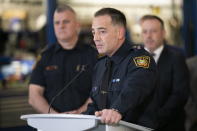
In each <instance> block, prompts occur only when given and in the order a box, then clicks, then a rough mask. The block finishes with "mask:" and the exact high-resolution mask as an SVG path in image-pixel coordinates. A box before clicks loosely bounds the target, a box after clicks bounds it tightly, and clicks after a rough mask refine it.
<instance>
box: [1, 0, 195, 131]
mask: <svg viewBox="0 0 197 131" xmlns="http://www.w3.org/2000/svg"><path fill="white" fill-rule="evenodd" d="M59 3H66V4H69V5H70V6H72V7H73V8H74V9H75V10H76V12H77V14H78V18H79V19H80V21H81V33H80V38H81V39H82V40H84V41H86V42H87V43H91V42H92V34H91V20H92V17H93V14H94V13H95V12H96V11H97V10H98V9H100V8H102V7H113V8H117V9H120V10H121V11H122V12H124V13H125V15H126V17H127V23H128V27H127V28H128V32H127V37H128V39H130V40H132V41H133V42H135V43H140V42H141V38H140V31H141V29H140V26H139V19H140V17H141V16H143V15H145V14H155V15H158V16H160V17H161V18H162V19H163V20H164V22H165V24H166V25H165V26H166V30H167V38H166V39H167V41H168V42H169V43H170V44H173V45H175V46H178V47H181V48H183V49H184V51H185V54H186V56H187V57H188V58H189V57H191V56H194V55H196V54H197V1H196V0H0V128H1V129H6V130H10V129H13V130H15V131H16V130H22V128H20V127H24V126H26V122H25V121H23V120H20V116H21V115H22V114H32V113H36V112H34V111H33V109H32V108H31V107H30V106H29V105H28V102H27V101H28V99H27V98H28V97H27V95H28V88H27V87H28V80H29V76H30V74H31V71H32V67H33V65H34V64H35V62H36V58H37V56H38V55H39V53H40V52H41V50H42V49H43V48H44V47H45V46H46V45H47V44H52V43H54V42H55V41H56V38H55V36H54V32H53V20H52V17H53V11H54V9H55V7H56V5H57V4H59ZM23 129H24V128H23Z"/></svg>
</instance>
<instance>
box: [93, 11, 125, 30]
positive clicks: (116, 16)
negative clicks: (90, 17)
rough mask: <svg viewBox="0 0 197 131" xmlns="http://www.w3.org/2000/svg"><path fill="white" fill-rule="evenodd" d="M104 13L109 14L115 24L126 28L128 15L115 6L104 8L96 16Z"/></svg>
mask: <svg viewBox="0 0 197 131" xmlns="http://www.w3.org/2000/svg"><path fill="white" fill-rule="evenodd" d="M103 15H109V16H110V17H111V19H112V23H113V24H117V25H121V26H123V27H124V28H125V29H126V26H127V22H126V17H125V15H124V14H123V13H122V12H121V11H119V10H117V9H114V8H102V9H100V10H98V11H97V12H96V13H95V14H94V17H97V16H103Z"/></svg>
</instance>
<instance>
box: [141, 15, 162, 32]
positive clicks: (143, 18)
mask: <svg viewBox="0 0 197 131" xmlns="http://www.w3.org/2000/svg"><path fill="white" fill-rule="evenodd" d="M145 20H158V21H159V22H160V23H161V27H162V29H164V28H165V27H164V22H163V20H162V19H161V18H160V17H158V16H156V15H144V16H143V17H142V18H141V19H140V22H143V21H145Z"/></svg>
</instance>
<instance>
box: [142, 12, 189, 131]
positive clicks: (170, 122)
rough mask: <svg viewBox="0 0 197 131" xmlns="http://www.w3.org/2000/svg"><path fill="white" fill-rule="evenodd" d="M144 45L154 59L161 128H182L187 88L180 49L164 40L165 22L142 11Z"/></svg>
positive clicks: (170, 130)
mask: <svg viewBox="0 0 197 131" xmlns="http://www.w3.org/2000/svg"><path fill="white" fill-rule="evenodd" d="M140 24H141V27H142V34H141V35H142V40H143V43H144V47H145V49H146V50H147V51H148V52H150V53H151V54H152V56H153V58H154V59H155V61H156V63H157V67H158V72H159V80H160V81H159V82H160V87H159V88H158V89H157V93H156V96H157V97H156V99H157V101H158V104H159V107H160V109H159V111H158V114H157V115H158V118H159V125H160V129H159V130H161V131H184V130H185V129H184V128H185V127H184V123H185V112H184V106H185V103H186V101H187V98H188V91H189V71H188V68H187V65H186V62H185V57H184V55H183V53H182V52H181V50H180V49H178V48H176V47H173V46H170V45H168V44H166V42H165V33H166V32H165V28H164V22H163V20H162V19H160V18H159V17H157V16H154V15H145V16H143V17H142V18H141V21H140Z"/></svg>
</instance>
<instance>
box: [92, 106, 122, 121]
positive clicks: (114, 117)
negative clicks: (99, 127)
mask: <svg viewBox="0 0 197 131" xmlns="http://www.w3.org/2000/svg"><path fill="white" fill-rule="evenodd" d="M95 115H96V116H97V117H99V116H100V117H101V122H102V123H106V124H117V123H118V122H119V121H120V120H121V118H122V115H121V114H120V113H119V112H117V111H115V110H112V109H104V110H102V111H96V112H95Z"/></svg>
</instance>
